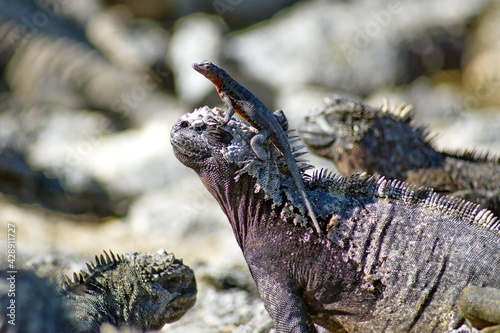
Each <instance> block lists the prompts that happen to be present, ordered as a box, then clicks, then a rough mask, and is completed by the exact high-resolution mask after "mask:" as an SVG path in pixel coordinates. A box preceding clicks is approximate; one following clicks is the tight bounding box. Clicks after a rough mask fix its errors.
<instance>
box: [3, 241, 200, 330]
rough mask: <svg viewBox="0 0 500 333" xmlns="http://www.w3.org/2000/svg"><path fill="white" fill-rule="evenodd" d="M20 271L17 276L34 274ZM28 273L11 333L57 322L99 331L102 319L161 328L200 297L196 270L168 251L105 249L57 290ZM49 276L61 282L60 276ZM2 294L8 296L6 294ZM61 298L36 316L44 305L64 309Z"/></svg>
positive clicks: (140, 327)
mask: <svg viewBox="0 0 500 333" xmlns="http://www.w3.org/2000/svg"><path fill="white" fill-rule="evenodd" d="M39 270H40V268H39ZM22 274H23V275H22V276H18V277H17V278H18V279H21V278H22V277H24V276H26V274H31V275H34V274H32V273H30V272H27V273H24V272H23V273H22ZM28 278H29V279H28V280H23V281H25V282H23V283H24V284H23V286H24V285H25V286H26V287H23V288H22V289H21V288H19V289H18V294H17V298H16V300H17V304H18V306H19V307H18V309H21V310H22V311H18V312H17V314H18V319H19V320H18V323H19V325H17V327H14V329H16V331H12V332H23V331H29V332H47V330H46V329H47V328H48V327H53V328H56V327H57V330H55V329H49V331H51V332H68V333H69V332H71V333H74V332H85V333H87V332H99V328H100V327H101V325H102V324H104V323H108V324H111V325H113V326H115V327H118V328H132V329H137V330H140V331H146V330H157V329H161V328H162V327H163V326H164V325H165V324H166V323H171V322H174V321H176V320H178V319H180V318H181V317H182V316H183V315H184V314H185V313H186V312H187V311H188V310H189V309H190V308H191V307H192V306H193V305H194V303H195V302H196V292H197V290H196V281H195V277H194V273H193V271H192V270H191V269H190V268H189V267H188V266H186V265H184V264H183V263H182V261H181V260H178V259H175V257H174V255H173V254H169V253H167V252H165V251H164V250H159V251H158V252H156V253H142V252H141V253H138V252H136V253H129V254H125V255H114V254H113V253H112V252H110V253H109V254H108V253H107V252H104V254H103V255H102V254H101V255H100V256H96V257H95V263H89V264H87V270H83V271H80V272H79V273H74V274H73V277H72V279H68V278H66V281H65V282H64V283H63V285H62V286H61V288H60V289H61V290H60V291H59V292H57V293H56V292H52V294H50V292H51V290H50V289H48V290H47V291H40V290H38V289H39V288H40V287H39V286H43V285H44V284H48V282H47V280H45V279H42V278H37V277H36V276H31V277H30V276H29V275H28ZM50 280H55V281H57V280H58V277H57V276H52V277H50ZM44 281H45V282H44ZM38 294H40V295H45V294H50V297H48V296H44V298H41V297H38V296H37V295H38ZM0 299H1V300H3V299H6V301H8V295H5V294H4V295H2V296H0ZM60 303H61V304H63V305H64V307H63V309H64V310H63V311H52V312H48V311H45V312H44V313H45V314H44V315H43V316H41V315H40V316H38V315H37V314H38V313H41V312H40V311H42V309H45V308H46V309H51V308H55V309H60V308H61V305H60ZM35 304H37V306H35ZM3 310H4V309H2V312H3ZM6 319H8V317H6ZM8 327H10V326H9V325H8V323H7V322H5V323H3V324H2V329H4V328H8ZM11 328H12V327H11ZM28 328H29V329H28ZM2 332H3V330H2Z"/></svg>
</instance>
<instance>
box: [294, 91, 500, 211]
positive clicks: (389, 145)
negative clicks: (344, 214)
mask: <svg viewBox="0 0 500 333" xmlns="http://www.w3.org/2000/svg"><path fill="white" fill-rule="evenodd" d="M300 132H301V137H302V139H303V140H304V142H305V143H306V144H307V146H308V148H309V150H310V151H311V152H313V153H315V154H317V155H320V156H323V157H326V158H328V159H330V160H332V161H333V163H335V165H336V167H337V169H338V170H339V172H340V173H342V174H343V175H344V176H347V175H350V174H351V173H353V172H368V173H370V174H378V175H383V176H385V177H387V178H390V179H399V180H401V181H405V182H408V183H411V184H414V185H417V186H426V187H432V188H433V189H434V190H435V191H436V192H439V193H443V194H449V195H452V196H454V197H459V198H462V199H466V200H470V201H473V202H476V203H478V204H481V205H482V206H483V207H486V208H488V209H490V210H492V211H493V212H494V213H495V214H496V215H497V216H500V157H498V156H497V157H495V156H493V155H492V154H488V153H483V154H479V153H476V152H473V151H452V152H446V151H438V150H437V149H435V148H434V147H433V145H432V142H431V140H430V139H429V135H428V131H427V130H426V128H425V127H422V126H418V125H416V124H415V122H414V120H413V112H412V109H411V107H409V106H405V105H401V106H398V107H395V108H392V109H391V108H390V107H389V105H388V104H385V105H384V106H382V107H381V108H373V107H371V106H368V105H366V104H363V103H359V102H355V101H352V100H349V99H347V98H343V97H337V96H334V97H333V98H330V99H328V100H327V104H326V106H325V108H324V109H321V110H319V111H318V112H315V113H313V114H311V115H309V116H307V117H306V120H305V124H304V125H303V126H302V128H301V129H300Z"/></svg>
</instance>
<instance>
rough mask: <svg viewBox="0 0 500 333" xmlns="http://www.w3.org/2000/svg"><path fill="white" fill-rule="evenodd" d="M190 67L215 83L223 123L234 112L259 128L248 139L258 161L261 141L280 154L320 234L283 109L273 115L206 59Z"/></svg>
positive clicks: (262, 155)
mask: <svg viewBox="0 0 500 333" xmlns="http://www.w3.org/2000/svg"><path fill="white" fill-rule="evenodd" d="M193 68H194V69H195V70H196V71H197V72H199V73H201V74H202V75H203V76H205V77H206V78H207V79H209V80H210V81H212V83H213V84H214V85H215V87H216V89H217V93H218V94H219V97H220V99H221V100H222V101H223V102H224V104H225V105H226V107H227V111H226V114H225V116H224V123H227V122H228V121H229V119H231V117H232V116H233V115H234V113H235V112H236V113H238V114H239V115H240V116H241V117H243V119H245V120H246V121H247V122H248V123H249V124H250V125H252V126H253V127H255V128H256V129H257V130H258V131H259V133H258V134H257V135H255V136H254V137H253V138H252V142H251V144H252V148H253V149H254V151H255V153H256V154H257V157H258V160H260V161H262V160H266V159H268V156H267V153H266V151H265V150H264V149H262V144H263V143H264V142H265V141H266V140H268V139H269V140H270V141H271V142H272V143H273V144H274V145H275V146H276V148H278V150H279V151H280V152H281V153H282V154H283V156H284V157H285V162H286V165H287V167H288V170H290V173H291V174H292V177H293V179H294V181H295V185H296V186H297V189H298V191H299V192H300V195H301V197H302V200H303V202H304V204H305V205H306V207H307V211H308V212H309V216H310V217H311V220H312V223H313V225H314V228H316V231H317V232H318V233H319V232H320V230H319V225H318V221H317V220H316V214H315V213H314V209H313V207H312V205H311V203H310V201H309V198H308V196H307V193H306V188H305V187H304V182H303V180H302V176H301V174H300V170H299V168H298V167H297V163H296V162H295V159H294V157H293V155H292V151H291V149H290V145H289V143H288V139H287V135H286V133H285V131H284V130H283V123H286V117H285V115H284V114H283V112H282V111H281V110H278V111H277V114H276V115H275V114H273V113H272V112H271V111H270V110H269V109H268V108H267V107H266V106H265V105H264V103H262V102H261V101H260V100H259V99H258V98H257V97H256V96H255V95H253V94H252V93H251V92H250V91H248V90H247V89H246V88H245V87H243V86H242V85H240V84H239V83H238V82H236V81H235V80H234V79H233V78H232V77H231V76H229V74H227V73H226V71H225V70H223V69H222V68H220V67H219V66H217V65H215V64H213V63H211V62H208V61H205V62H202V63H199V64H193Z"/></svg>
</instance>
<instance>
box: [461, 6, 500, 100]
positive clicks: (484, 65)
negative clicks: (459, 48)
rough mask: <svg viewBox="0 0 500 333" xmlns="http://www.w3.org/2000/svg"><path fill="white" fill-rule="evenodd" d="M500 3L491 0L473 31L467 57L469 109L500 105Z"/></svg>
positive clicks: (465, 73) (465, 58) (467, 98)
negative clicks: (499, 38)
mask: <svg viewBox="0 0 500 333" xmlns="http://www.w3.org/2000/svg"><path fill="white" fill-rule="evenodd" d="M499 33H500V4H499V3H498V1H492V2H491V5H490V6H489V7H488V8H487V9H486V10H484V13H483V15H482V16H481V17H479V19H478V22H477V24H476V25H475V27H474V28H473V30H472V33H471V36H470V38H469V40H470V41H469V45H468V46H467V51H466V54H465V57H464V71H463V73H464V74H463V84H464V86H465V87H466V89H467V96H466V97H465V102H466V104H467V106H468V107H469V108H481V107H488V106H500V79H499V77H500V65H499V64H500V41H499V40H498V38H496V36H498V34H499Z"/></svg>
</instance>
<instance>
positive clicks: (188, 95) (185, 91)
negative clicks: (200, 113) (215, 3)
mask: <svg viewBox="0 0 500 333" xmlns="http://www.w3.org/2000/svg"><path fill="white" fill-rule="evenodd" d="M222 32H223V26H222V24H221V22H220V20H218V19H217V18H216V17H213V16H208V15H205V14H192V15H189V16H186V17H184V18H181V19H179V20H178V21H177V22H176V24H175V26H174V31H173V34H172V39H171V41H170V47H169V51H168V57H167V59H168V63H169V65H170V67H171V68H172V70H173V72H174V74H175V77H176V80H175V82H176V91H177V94H178V95H179V97H180V98H181V99H182V100H184V101H189V102H190V103H193V104H195V105H196V104H197V103H199V102H200V101H201V99H202V98H203V97H205V96H206V95H207V93H208V92H209V91H213V86H212V85H211V84H210V85H209V84H207V82H206V81H205V80H202V79H201V78H200V75H199V74H198V73H196V72H195V71H194V70H193V68H192V67H191V64H192V63H193V62H199V61H202V60H203V59H211V60H212V61H214V62H217V60H218V59H219V58H220V54H219V53H220V49H221V45H222Z"/></svg>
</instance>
